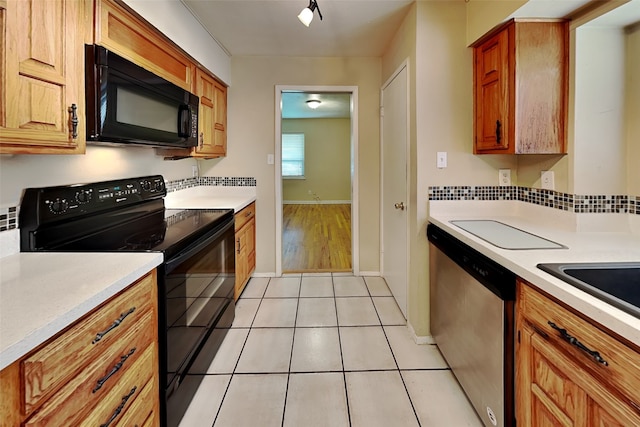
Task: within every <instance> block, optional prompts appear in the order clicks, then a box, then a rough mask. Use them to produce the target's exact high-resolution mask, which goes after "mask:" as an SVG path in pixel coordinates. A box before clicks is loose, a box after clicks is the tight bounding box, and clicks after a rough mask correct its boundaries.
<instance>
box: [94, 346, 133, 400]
mask: <svg viewBox="0 0 640 427" xmlns="http://www.w3.org/2000/svg"><path fill="white" fill-rule="evenodd" d="M135 351H136V348H135V347H133V348H132V349H131V350H129V353H127V354H125V355H124V356H120V361H119V362H118V363H116V364H115V365H113V368H112V369H111V371H110V372H109V373H108V374H107V375H105V376H104V377H102V378H100V379H99V380H98V381H96V386H95V388H94V389H93V390H92V391H91V393H95V392H96V391H98V390H100V389H101V388H102V386H103V385H104V383H106V382H107V380H108V379H109V378H111V377H112V376H113V375H114V374H115V373H116V372H118V371H119V370H120V369H121V368H122V365H124V362H126V361H127V359H128V358H129V357H130V356H131V355H133V353H135Z"/></svg>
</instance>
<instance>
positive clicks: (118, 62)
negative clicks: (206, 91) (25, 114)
mask: <svg viewBox="0 0 640 427" xmlns="http://www.w3.org/2000/svg"><path fill="white" fill-rule="evenodd" d="M85 86H86V106H87V107H86V108H87V141H90V142H91V141H94V142H101V143H110V144H141V145H147V146H154V147H165V148H166V147H169V148H185V147H194V146H196V145H197V140H198V104H199V98H198V97H197V96H195V95H194V94H192V93H189V92H188V91H186V90H184V89H182V88H180V87H178V86H176V85H174V84H173V83H171V82H169V81H167V80H165V79H163V78H162V77H159V76H157V75H155V74H153V73H151V72H150V71H147V70H145V69H144V68H142V67H139V66H138V65H136V64H134V63H133V62H131V61H128V60H126V59H124V58H122V57H121V56H118V55H116V54H115V53H113V52H110V51H109V50H107V49H105V48H104V47H102V46H97V45H87V46H86V47H85Z"/></svg>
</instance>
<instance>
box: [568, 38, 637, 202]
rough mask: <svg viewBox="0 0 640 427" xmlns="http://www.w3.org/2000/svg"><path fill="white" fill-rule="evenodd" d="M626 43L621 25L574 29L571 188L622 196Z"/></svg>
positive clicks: (624, 190) (584, 191)
mask: <svg viewBox="0 0 640 427" xmlns="http://www.w3.org/2000/svg"><path fill="white" fill-rule="evenodd" d="M624 55H625V46H624V33H623V31H622V30H620V29H610V28H600V27H580V28H578V29H576V31H575V74H574V78H575V101H574V105H573V108H574V117H573V120H574V122H573V126H574V141H573V150H572V152H570V154H569V155H570V156H573V165H574V170H573V180H574V185H573V190H572V191H573V192H574V193H576V194H627V172H626V170H627V164H626V163H627V162H626V152H627V150H626V141H625V131H624V116H625V114H624V102H625V87H624V86H625V59H624Z"/></svg>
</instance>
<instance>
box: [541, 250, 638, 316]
mask: <svg viewBox="0 0 640 427" xmlns="http://www.w3.org/2000/svg"><path fill="white" fill-rule="evenodd" d="M538 268H539V269H541V270H543V271H546V272H547V273H549V274H551V275H553V276H555V277H557V278H559V279H561V280H563V281H565V282H567V283H569V284H570V285H573V286H575V287H577V288H579V289H582V290H583V291H585V292H587V293H589V294H591V295H593V296H595V297H597V298H600V299H601V300H603V301H605V302H608V303H609V304H611V305H613V306H615V307H617V308H619V309H621V310H624V311H626V312H627V313H629V314H631V315H633V316H635V317H638V318H640V262H605V263H566V264H538Z"/></svg>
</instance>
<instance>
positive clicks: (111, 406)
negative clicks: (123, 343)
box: [81, 345, 158, 426]
mask: <svg viewBox="0 0 640 427" xmlns="http://www.w3.org/2000/svg"><path fill="white" fill-rule="evenodd" d="M156 352H157V348H156V346H155V345H153V346H151V347H148V348H147V349H146V350H145V352H144V353H143V354H142V355H141V357H140V358H139V359H138V360H137V361H136V362H135V363H134V364H133V365H132V366H131V368H130V369H129V370H128V371H127V372H126V373H125V375H123V376H122V379H121V380H120V381H118V383H117V384H116V385H115V387H113V389H111V390H110V391H109V393H108V394H107V395H106V396H104V397H103V398H102V399H101V400H100V403H99V404H98V405H97V406H96V407H95V408H94V409H93V411H92V412H91V413H90V414H89V415H88V416H87V417H86V418H85V419H84V420H83V421H82V423H81V425H82V426H85V425H86V426H101V425H107V423H108V422H109V421H111V424H108V425H109V426H115V425H116V424H117V423H119V422H120V420H121V419H122V418H123V417H124V416H125V415H126V414H127V412H128V411H129V410H130V409H131V408H132V406H133V405H134V403H135V402H136V401H137V400H138V399H140V398H141V397H143V396H142V394H143V392H144V389H145V386H146V385H147V383H149V382H150V383H151V385H153V384H155V382H154V380H153V379H152V377H153V375H154V373H155V371H156V370H157V369H158V365H157V360H158V359H157V357H156ZM151 394H152V395H156V396H157V394H158V391H157V389H156V390H155V391H154V392H153V393H151ZM156 396H149V397H153V399H154V400H157V397H156Z"/></svg>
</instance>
